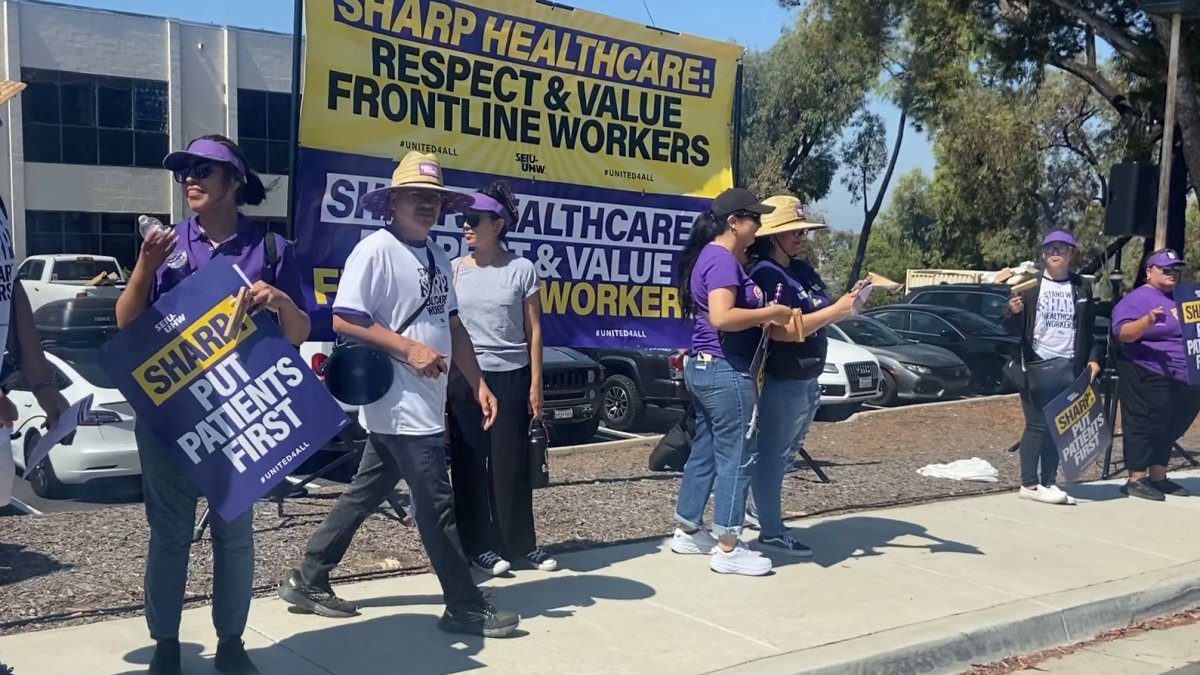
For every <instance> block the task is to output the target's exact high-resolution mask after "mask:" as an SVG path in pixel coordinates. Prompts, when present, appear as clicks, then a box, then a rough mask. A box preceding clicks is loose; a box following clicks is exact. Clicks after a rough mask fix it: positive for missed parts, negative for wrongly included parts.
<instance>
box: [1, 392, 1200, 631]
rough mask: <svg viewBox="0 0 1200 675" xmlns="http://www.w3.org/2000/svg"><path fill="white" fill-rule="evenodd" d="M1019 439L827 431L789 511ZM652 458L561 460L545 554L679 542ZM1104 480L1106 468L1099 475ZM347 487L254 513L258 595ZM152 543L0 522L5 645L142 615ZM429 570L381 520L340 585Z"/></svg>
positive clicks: (920, 426)
mask: <svg viewBox="0 0 1200 675" xmlns="http://www.w3.org/2000/svg"><path fill="white" fill-rule="evenodd" d="M1021 428H1022V420H1021V413H1020V406H1019V403H1018V401H1017V400H1016V399H1015V398H1003V399H991V400H979V401H968V402H963V403H959V404H956V405H952V406H946V407H918V408H908V409H899V410H895V411H889V412H885V413H880V414H870V415H864V416H859V417H856V418H853V419H851V420H850V421H847V422H842V423H838V424H817V425H815V426H814V427H813V430H812V432H811V433H810V436H809V439H808V441H807V443H806V446H807V449H808V451H809V452H810V454H811V455H812V456H813V457H814V458H815V459H816V460H817V461H818V462H819V464H820V466H821V467H822V468H823V469H824V470H825V471H827V472H828V473H829V475H830V477H831V478H832V480H833V482H832V483H830V484H822V483H821V482H820V481H818V480H817V478H816V476H815V475H814V474H813V473H812V472H811V471H809V470H807V469H805V470H801V471H798V472H796V473H793V474H791V475H789V476H788V478H787V480H786V481H785V488H784V507H785V509H786V510H787V511H788V512H789V513H791V514H792V515H795V516H816V515H821V514H830V513H841V512H848V511H856V510H863V509H870V508H882V507H887V506H895V505H901V504H912V503H919V502H923V501H931V500H934V499H946V498H954V497H960V496H964V495H970V494H980V493H985V492H992V491H997V490H1009V489H1013V488H1014V487H1015V486H1016V484H1017V480H1018V475H1017V474H1018V464H1017V457H1016V454H1015V453H1010V452H1007V448H1008V447H1009V446H1010V445H1012V444H1013V443H1015V442H1016V441H1017V440H1018V435H1019V433H1020V430H1021ZM1189 440H1190V441H1191V445H1190V446H1189V447H1193V448H1194V447H1200V433H1198V432H1192V434H1191V438H1189V439H1185V445H1188V443H1187V441H1189ZM1118 443H1119V442H1118ZM650 449H651V446H650V445H649V444H647V445H644V446H639V447H634V448H629V449H624V450H614V451H606V452H601V453H586V454H578V455H572V456H568V457H561V458H553V459H552V461H551V463H552V473H553V483H552V485H551V486H550V487H548V488H546V489H544V490H539V491H538V492H537V493H536V496H535V509H536V517H537V523H538V531H539V537H540V540H541V542H542V544H543V545H544V546H546V547H547V548H548V549H550V550H551V551H552V552H563V551H567V550H573V549H579V548H584V547H593V546H598V545H607V544H616V543H621V542H628V541H635V540H639V539H643V538H648V537H659V536H663V535H667V534H669V533H670V532H671V530H672V528H673V527H674V525H673V523H672V513H673V507H674V500H675V494H676V491H677V488H678V480H679V477H678V475H677V474H655V473H652V472H650V471H648V470H647V468H646V463H647V458H648V456H649V453H650ZM1116 456H1117V457H1119V456H1120V454H1119V444H1118V451H1117V453H1116ZM971 457H981V458H983V459H986V460H987V461H989V462H991V464H992V465H993V466H995V467H996V468H997V469H998V470H999V472H1000V482H999V483H998V484H988V483H957V482H953V481H948V480H941V479H930V478H924V477H921V476H919V475H918V474H917V473H916V470H917V469H918V468H920V467H922V466H924V465H926V464H930V463H935V462H950V461H954V460H957V459H969V458H971ZM1098 475H1099V471H1098V469H1097V470H1094V471H1093V476H1091V477H1098ZM341 489H342V488H341V486H334V487H327V488H321V489H320V490H318V491H316V492H314V493H313V494H312V495H310V496H309V497H307V498H304V499H298V500H289V501H288V502H287V503H286V507H285V508H286V516H285V517H284V518H279V517H278V516H277V515H276V512H275V505H274V504H270V503H260V504H259V505H258V506H257V507H256V510H255V530H256V535H255V537H256V539H255V544H256V550H255V557H256V574H255V583H256V587H257V588H256V592H257V593H259V594H262V595H266V594H271V593H273V592H274V588H275V585H276V583H277V580H278V579H279V578H280V576H281V574H282V573H283V572H285V571H286V570H287V569H288V568H289V567H291V566H293V565H294V564H295V563H296V562H297V561H298V560H299V559H300V557H301V554H302V552H303V548H304V545H305V544H306V542H307V540H308V537H309V536H310V535H311V534H312V532H313V531H314V529H315V528H316V527H317V525H318V524H319V523H320V522H321V520H322V518H324V516H325V514H326V513H328V511H329V508H330V506H331V505H332V503H333V501H334V500H335V499H336V498H337V496H338V494H340V492H341ZM147 537H148V532H147V527H146V521H145V517H144V513H143V510H142V507H141V505H140V504H135V505H128V506H120V507H114V508H110V509H104V510H100V511H90V512H81V513H61V514H50V515H44V516H21V517H8V518H0V634H4V633H11V632H20V631H30V630H41V629H45V628H50V627H57V626H61V625H68V624H73V623H80V622H90V621H97V620H102V619H105V618H111V617H113V616H124V615H128V614H131V613H137V612H139V611H140V609H141V608H140V605H141V601H142V573H143V570H144V566H145V554H146V544H147ZM426 565H427V561H426V558H425V555H424V552H423V551H422V548H421V544H420V541H419V539H418V537H417V533H416V530H413V529H410V528H406V527H403V526H401V525H400V524H399V523H398V522H397V521H396V520H395V519H393V518H389V517H387V515H385V514H384V512H382V511H381V512H380V514H377V515H375V516H373V517H371V518H370V519H368V521H367V522H366V523H365V524H364V525H363V528H362V530H361V531H360V532H359V534H358V536H357V537H356V539H355V541H354V544H353V546H352V547H351V549H350V551H349V554H348V555H347V557H346V559H345V561H344V563H343V565H342V566H341V567H340V568H339V570H338V572H337V575H336V576H335V582H336V581H337V579H339V578H341V579H346V578H355V577H360V576H363V575H368V576H374V575H381V574H412V573H419V572H422V571H424V570H425V569H426ZM211 570H212V559H211V546H210V541H209V540H208V539H207V538H206V539H205V540H203V541H201V542H200V543H198V544H196V545H195V546H194V547H193V554H192V566H191V576H190V581H189V586H188V592H189V595H190V597H191V598H192V599H191V602H192V603H203V602H205V601H206V596H207V594H208V592H209V589H210V587H211Z"/></svg>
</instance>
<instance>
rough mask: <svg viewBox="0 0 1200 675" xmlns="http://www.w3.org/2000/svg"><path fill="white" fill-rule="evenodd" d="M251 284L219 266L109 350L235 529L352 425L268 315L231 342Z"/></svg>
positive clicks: (113, 364) (255, 318)
mask: <svg viewBox="0 0 1200 675" xmlns="http://www.w3.org/2000/svg"><path fill="white" fill-rule="evenodd" d="M246 285H247V281H246V278H245V277H244V276H243V275H242V274H241V271H240V270H238V269H237V268H236V267H234V266H233V265H232V264H231V263H229V262H228V261H227V260H225V259H222V258H215V259H214V260H213V261H212V262H211V263H209V264H208V265H205V266H204V267H203V268H201V269H200V270H199V271H197V272H195V273H193V274H192V275H191V276H189V277H188V278H187V279H185V280H183V281H182V282H181V283H180V284H179V285H177V286H176V287H175V288H173V289H172V290H171V291H169V292H168V293H166V294H165V295H163V296H162V297H161V298H160V299H159V300H158V302H156V303H155V304H154V306H153V307H150V308H149V309H147V310H146V312H145V313H144V314H143V315H142V316H140V317H138V319H137V320H136V321H135V322H134V323H133V324H132V325H130V326H129V327H127V328H125V329H124V330H122V331H121V332H120V333H118V334H117V335H115V336H114V337H113V338H112V339H111V340H110V341H109V342H108V343H107V344H106V345H105V347H104V359H103V365H104V369H105V371H106V372H107V373H108V375H109V377H111V378H112V379H113V382H115V383H116V385H117V389H119V390H120V391H121V393H123V394H124V395H125V396H126V397H127V400H128V401H129V403H130V404H131V405H132V406H133V409H134V411H136V413H137V416H138V418H139V419H140V420H141V422H142V423H144V424H146V425H147V426H149V428H150V429H151V431H153V432H154V435H155V436H157V437H158V439H159V441H161V442H162V443H163V444H164V445H165V446H166V448H167V450H168V452H170V453H171V454H172V455H173V456H174V458H175V459H176V460H177V461H178V462H179V463H180V465H181V466H182V467H183V471H184V473H185V474H186V475H187V476H188V478H189V479H191V481H192V483H193V484H194V485H195V486H196V487H197V488H198V489H199V490H200V492H201V493H203V494H204V496H205V497H207V498H208V501H209V504H210V506H211V507H212V509H213V510H214V511H216V512H217V514H218V515H220V516H221V518H222V519H224V520H226V521H230V520H233V519H234V518H237V517H238V516H239V515H241V514H242V513H244V512H245V511H246V510H247V509H249V508H250V507H251V506H253V505H254V502H256V501H257V500H259V499H260V498H262V497H263V496H264V495H266V494H267V493H268V492H269V491H270V490H271V488H273V487H274V486H275V485H277V484H278V483H280V482H281V481H282V480H283V479H284V477H286V476H287V475H288V474H290V473H291V472H292V471H294V470H295V469H296V468H297V467H299V466H300V464H301V463H303V462H304V460H305V459H306V458H307V457H308V456H309V455H311V454H312V453H314V452H316V451H317V450H319V449H320V448H321V447H322V446H324V445H325V444H326V443H327V442H328V441H329V440H330V439H331V438H333V437H334V436H335V435H336V434H337V433H338V432H339V431H340V430H341V429H342V428H343V427H345V426H346V424H348V423H349V420H347V418H346V415H345V413H343V412H342V410H341V408H340V407H339V406H338V405H337V403H336V402H335V401H334V400H333V397H331V396H330V395H329V392H328V391H327V390H326V389H325V386H324V385H323V384H321V382H320V380H318V379H317V377H316V376H315V375H314V374H313V373H312V371H311V370H309V369H308V367H306V365H305V364H304V361H303V360H302V359H301V358H300V355H299V353H298V352H297V351H296V348H295V347H293V346H292V345H291V344H290V343H289V342H288V341H287V340H286V339H285V338H284V337H283V335H282V334H281V333H280V331H279V328H278V327H277V326H276V325H275V322H274V321H273V320H272V319H271V318H270V317H268V316H267V315H266V314H265V313H263V314H259V315H251V316H247V317H246V318H245V320H244V321H243V323H242V327H241V331H240V332H238V334H237V336H236V337H235V338H233V339H232V340H230V339H227V337H226V328H228V326H229V322H230V321H231V318H232V315H233V313H234V309H235V305H236V300H235V298H236V297H237V294H238V290H239V289H240V288H243V287H245V286H246ZM235 332H236V331H235Z"/></svg>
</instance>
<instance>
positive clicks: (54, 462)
mask: <svg viewBox="0 0 1200 675" xmlns="http://www.w3.org/2000/svg"><path fill="white" fill-rule="evenodd" d="M46 359H47V360H48V361H49V362H50V367H51V369H53V371H54V380H55V383H56V384H57V385H58V387H59V389H60V390H62V393H63V396H65V397H66V399H67V400H68V401H71V402H74V401H78V400H79V399H81V398H83V397H84V396H86V395H88V394H92V395H93V396H94V397H95V398H94V399H93V402H92V416H91V419H89V420H88V421H87V422H84V423H82V424H80V425H79V427H78V430H77V431H76V432H75V440H74V442H73V443H72V444H71V445H58V446H55V447H54V449H53V450H51V451H50V455H49V456H48V457H47V458H46V459H44V460H42V462H41V463H40V464H38V465H37V466H33V467H29V466H26V458H27V457H29V455H30V454H31V453H32V452H33V449H34V448H35V447H36V446H37V443H38V441H39V440H40V439H41V437H42V430H41V425H42V423H43V422H44V421H45V418H44V417H43V416H42V413H41V409H40V408H39V407H38V404H37V400H36V399H35V398H34V395H33V392H32V391H31V390H30V385H29V383H28V382H25V381H23V379H21V378H18V379H17V381H16V382H15V383H14V385H13V389H12V391H11V392H10V393H9V398H11V399H12V401H13V403H15V404H16V406H17V410H18V411H19V412H20V414H21V419H20V420H18V422H17V431H18V432H19V434H20V436H21V438H22V442H19V443H18V442H14V443H13V461H14V462H15V463H16V465H17V468H18V469H20V470H21V472H22V475H24V477H25V478H26V479H27V480H28V481H29V484H30V487H31V488H32V489H33V492H34V494H36V495H37V496H39V497H43V498H46V499H54V498H58V497H62V496H64V495H65V493H66V491H67V486H68V485H79V484H82V483H86V482H88V481H92V480H98V479H104V478H124V477H130V476H140V475H141V473H142V465H141V461H140V460H139V459H138V452H137V441H136V440H135V438H134V435H133V418H134V414H133V406H131V405H129V403H127V402H126V401H125V396H124V395H123V394H121V392H120V391H117V389H116V388H115V387H114V386H113V383H112V381H111V380H110V379H109V377H108V375H107V374H106V373H105V372H104V370H103V369H102V368H101V367H100V354H99V348H98V347H94V346H93V347H86V348H71V347H61V346H60V347H53V346H52V347H48V348H47V352H46Z"/></svg>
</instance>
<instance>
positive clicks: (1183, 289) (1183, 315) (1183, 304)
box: [1174, 283, 1200, 387]
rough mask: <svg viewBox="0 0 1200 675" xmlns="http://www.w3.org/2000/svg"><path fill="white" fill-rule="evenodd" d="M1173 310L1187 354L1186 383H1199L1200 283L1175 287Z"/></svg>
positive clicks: (1193, 384)
mask: <svg viewBox="0 0 1200 675" xmlns="http://www.w3.org/2000/svg"><path fill="white" fill-rule="evenodd" d="M1174 309H1175V311H1176V312H1178V313H1179V328H1180V330H1182V331H1183V352H1184V354H1186V356H1187V371H1188V384H1190V385H1192V386H1193V387H1194V386H1197V385H1200V283H1190V284H1179V285H1178V286H1176V287H1175V308H1174Z"/></svg>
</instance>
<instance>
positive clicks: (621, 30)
mask: <svg viewBox="0 0 1200 675" xmlns="http://www.w3.org/2000/svg"><path fill="white" fill-rule="evenodd" d="M306 12H307V14H306V16H307V19H308V38H307V39H308V43H307V48H306V76H305V82H304V85H305V86H304V99H303V107H302V110H301V130H300V143H301V145H302V146H304V147H307V148H313V149H320V150H330V151H334V152H343V153H349V154H355V155H366V156H371V157H383V158H389V159H395V158H398V157H400V156H403V155H404V154H405V153H406V152H408V151H410V150H420V151H423V152H434V153H436V154H438V155H440V159H441V160H442V162H443V166H445V167H446V168H450V169H460V170H466V171H474V172H479V173H484V174H493V175H501V176H510V177H515V178H525V179H536V180H545V181H554V182H559V183H567V184H572V185H586V186H590V187H597V188H611V189H619V190H630V191H635V192H646V193H652V194H667V195H689V196H697V197H713V196H715V195H716V194H718V193H719V192H720V191H721V190H724V189H725V188H727V187H730V186H731V185H732V184H733V172H732V155H733V152H732V150H733V149H732V138H733V128H732V117H733V108H734V97H735V92H736V82H737V64H738V60H739V59H740V58H741V56H742V54H743V52H744V50H743V49H742V48H741V47H739V46H737V45H733V44H728V43H723V42H715V41H712V40H706V39H702V38H697V37H691V36H686V35H677V34H673V33H668V32H664V31H659V30H656V29H653V28H648V27H645V26H641V25H639V24H636V23H632V22H627V21H621V20H618V19H613V18H610V17H606V16H603V15H600V14H595V13H592V12H587V11H583V10H578V9H571V8H566V7H562V6H553V5H550V4H542V3H537V2H533V0H525V1H523V2H517V1H515V0H473V1H472V2H470V3H463V2H452V1H438V0H307V5H306Z"/></svg>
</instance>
